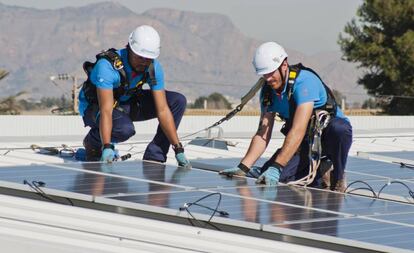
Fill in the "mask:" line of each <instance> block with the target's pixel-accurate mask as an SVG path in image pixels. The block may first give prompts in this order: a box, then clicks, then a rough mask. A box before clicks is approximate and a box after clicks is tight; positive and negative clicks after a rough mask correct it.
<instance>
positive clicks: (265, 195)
mask: <svg viewBox="0 0 414 253" xmlns="http://www.w3.org/2000/svg"><path fill="white" fill-rule="evenodd" d="M271 189H274V188H272V187H271V188H268V187H256V188H253V187H248V188H247V187H240V188H231V189H227V188H224V189H217V190H216V191H219V192H222V193H227V194H234V195H239V196H243V197H248V198H252V197H253V198H258V199H262V200H271V201H277V202H282V203H286V204H291V205H296V206H304V207H306V208H313V209H320V210H327V211H333V212H338V213H342V214H346V215H374V214H393V213H396V214H397V213H402V212H407V213H414V205H410V204H402V203H397V202H390V201H384V200H379V199H371V198H366V197H360V196H355V195H346V196H345V195H343V194H338V193H335V192H331V191H322V190H317V189H312V188H306V189H305V188H299V187H293V186H290V187H288V186H278V187H277V188H276V190H271Z"/></svg>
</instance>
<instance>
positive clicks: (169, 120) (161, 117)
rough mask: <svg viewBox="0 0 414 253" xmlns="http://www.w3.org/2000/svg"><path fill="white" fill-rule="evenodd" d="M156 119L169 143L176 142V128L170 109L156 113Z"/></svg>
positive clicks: (177, 141)
mask: <svg viewBox="0 0 414 253" xmlns="http://www.w3.org/2000/svg"><path fill="white" fill-rule="evenodd" d="M158 121H159V123H160V126H161V129H162V130H163V131H164V134H165V136H167V139H168V140H169V142H170V143H171V144H178V143H179V140H178V135H177V129H176V128H175V124H174V118H173V116H172V114H171V111H170V110H163V111H162V112H160V113H159V114H158Z"/></svg>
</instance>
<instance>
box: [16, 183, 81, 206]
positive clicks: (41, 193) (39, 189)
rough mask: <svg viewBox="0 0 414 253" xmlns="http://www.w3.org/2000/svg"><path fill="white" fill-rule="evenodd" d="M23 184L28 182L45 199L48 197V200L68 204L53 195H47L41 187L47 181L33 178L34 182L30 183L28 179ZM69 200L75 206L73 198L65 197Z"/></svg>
mask: <svg viewBox="0 0 414 253" xmlns="http://www.w3.org/2000/svg"><path fill="white" fill-rule="evenodd" d="M23 184H26V185H28V186H29V187H30V188H31V189H32V190H33V191H35V192H36V193H37V194H38V195H39V196H41V197H42V198H44V199H46V200H49V201H51V202H54V203H58V204H63V205H67V203H62V202H60V201H57V200H55V199H53V198H52V197H50V196H49V195H47V194H46V193H45V192H44V191H43V190H42V189H41V188H40V187H43V186H45V185H46V183H45V182H42V181H35V180H33V181H32V183H30V182H29V181H27V180H26V179H25V180H23ZM65 199H66V200H67V201H68V202H69V204H70V205H71V206H74V204H73V202H72V200H70V199H69V198H65Z"/></svg>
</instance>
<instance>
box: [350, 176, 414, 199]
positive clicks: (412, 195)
mask: <svg viewBox="0 0 414 253" xmlns="http://www.w3.org/2000/svg"><path fill="white" fill-rule="evenodd" d="M355 183H363V184H365V185H366V186H368V188H365V187H360V188H355V189H352V190H351V191H347V190H348V188H349V187H350V186H351V185H353V184H355ZM391 184H401V185H404V186H405V187H406V188H407V189H408V194H409V195H410V197H411V198H413V199H414V192H413V191H412V190H411V188H410V187H409V186H408V185H407V184H405V183H404V182H401V181H398V180H394V181H391V182H388V183H386V184H385V185H383V186H382V187H381V189H380V190H379V191H378V193H377V194H376V193H375V191H374V189H373V188H372V187H371V186H370V185H369V184H368V183H367V182H364V181H362V180H356V181H354V182H352V183H350V184H349V185H348V186H347V187H346V188H345V193H352V192H353V191H356V190H369V191H371V192H372V194H373V195H374V198H377V199H380V195H381V192H382V191H383V190H384V189H385V188H386V187H387V186H388V185H391Z"/></svg>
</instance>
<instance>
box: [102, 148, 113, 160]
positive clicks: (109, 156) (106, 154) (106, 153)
mask: <svg viewBox="0 0 414 253" xmlns="http://www.w3.org/2000/svg"><path fill="white" fill-rule="evenodd" d="M114 160H115V151H114V150H113V149H112V148H104V149H103V150H102V156H101V162H108V163H111V162H113V161H114Z"/></svg>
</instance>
